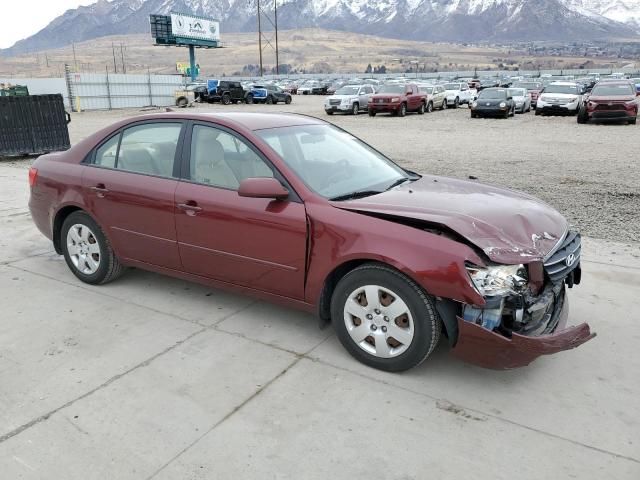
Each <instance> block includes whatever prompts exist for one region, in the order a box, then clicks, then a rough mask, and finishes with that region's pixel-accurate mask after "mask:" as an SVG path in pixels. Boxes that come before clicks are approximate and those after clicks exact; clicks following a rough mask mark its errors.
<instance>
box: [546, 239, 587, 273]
mask: <svg viewBox="0 0 640 480" xmlns="http://www.w3.org/2000/svg"><path fill="white" fill-rule="evenodd" d="M581 252H582V241H581V238H580V234H579V233H577V232H569V233H567V236H566V237H565V239H564V241H563V242H562V244H561V245H560V247H559V248H558V249H557V250H556V251H555V252H553V255H551V256H550V257H549V258H548V259H547V260H545V262H544V269H545V272H547V275H548V276H549V279H550V280H551V281H552V282H553V283H559V282H561V281H563V280H564V279H565V278H566V277H567V275H569V274H570V273H571V272H572V271H573V270H575V269H576V268H577V267H578V266H580V254H581Z"/></svg>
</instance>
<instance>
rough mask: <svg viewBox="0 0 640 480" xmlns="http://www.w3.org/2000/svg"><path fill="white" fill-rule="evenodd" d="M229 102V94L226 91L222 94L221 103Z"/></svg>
mask: <svg viewBox="0 0 640 480" xmlns="http://www.w3.org/2000/svg"><path fill="white" fill-rule="evenodd" d="M230 103H231V96H230V95H229V94H227V93H225V94H224V95H222V104H223V105H229V104H230Z"/></svg>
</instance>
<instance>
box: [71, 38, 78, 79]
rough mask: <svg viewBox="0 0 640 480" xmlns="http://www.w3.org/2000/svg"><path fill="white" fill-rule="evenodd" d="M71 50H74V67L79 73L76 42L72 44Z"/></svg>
mask: <svg viewBox="0 0 640 480" xmlns="http://www.w3.org/2000/svg"><path fill="white" fill-rule="evenodd" d="M71 48H73V65H74V67H75V69H76V72H77V71H78V60H77V59H76V42H72V43H71Z"/></svg>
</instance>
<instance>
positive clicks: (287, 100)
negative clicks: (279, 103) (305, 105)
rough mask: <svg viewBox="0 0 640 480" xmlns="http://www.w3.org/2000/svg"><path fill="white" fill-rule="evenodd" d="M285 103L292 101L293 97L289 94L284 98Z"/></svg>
mask: <svg viewBox="0 0 640 480" xmlns="http://www.w3.org/2000/svg"><path fill="white" fill-rule="evenodd" d="M284 103H286V104H287V105H289V104H290V103H291V97H290V96H289V95H287V96H286V98H285V99H284Z"/></svg>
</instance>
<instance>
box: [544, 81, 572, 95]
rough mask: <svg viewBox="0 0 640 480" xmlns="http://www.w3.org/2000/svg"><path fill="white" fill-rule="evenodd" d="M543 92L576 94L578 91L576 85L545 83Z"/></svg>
mask: <svg viewBox="0 0 640 480" xmlns="http://www.w3.org/2000/svg"><path fill="white" fill-rule="evenodd" d="M544 93H565V94H569V95H578V94H579V93H580V92H579V91H578V86H577V85H553V84H551V85H547V87H546V88H545V89H544Z"/></svg>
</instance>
